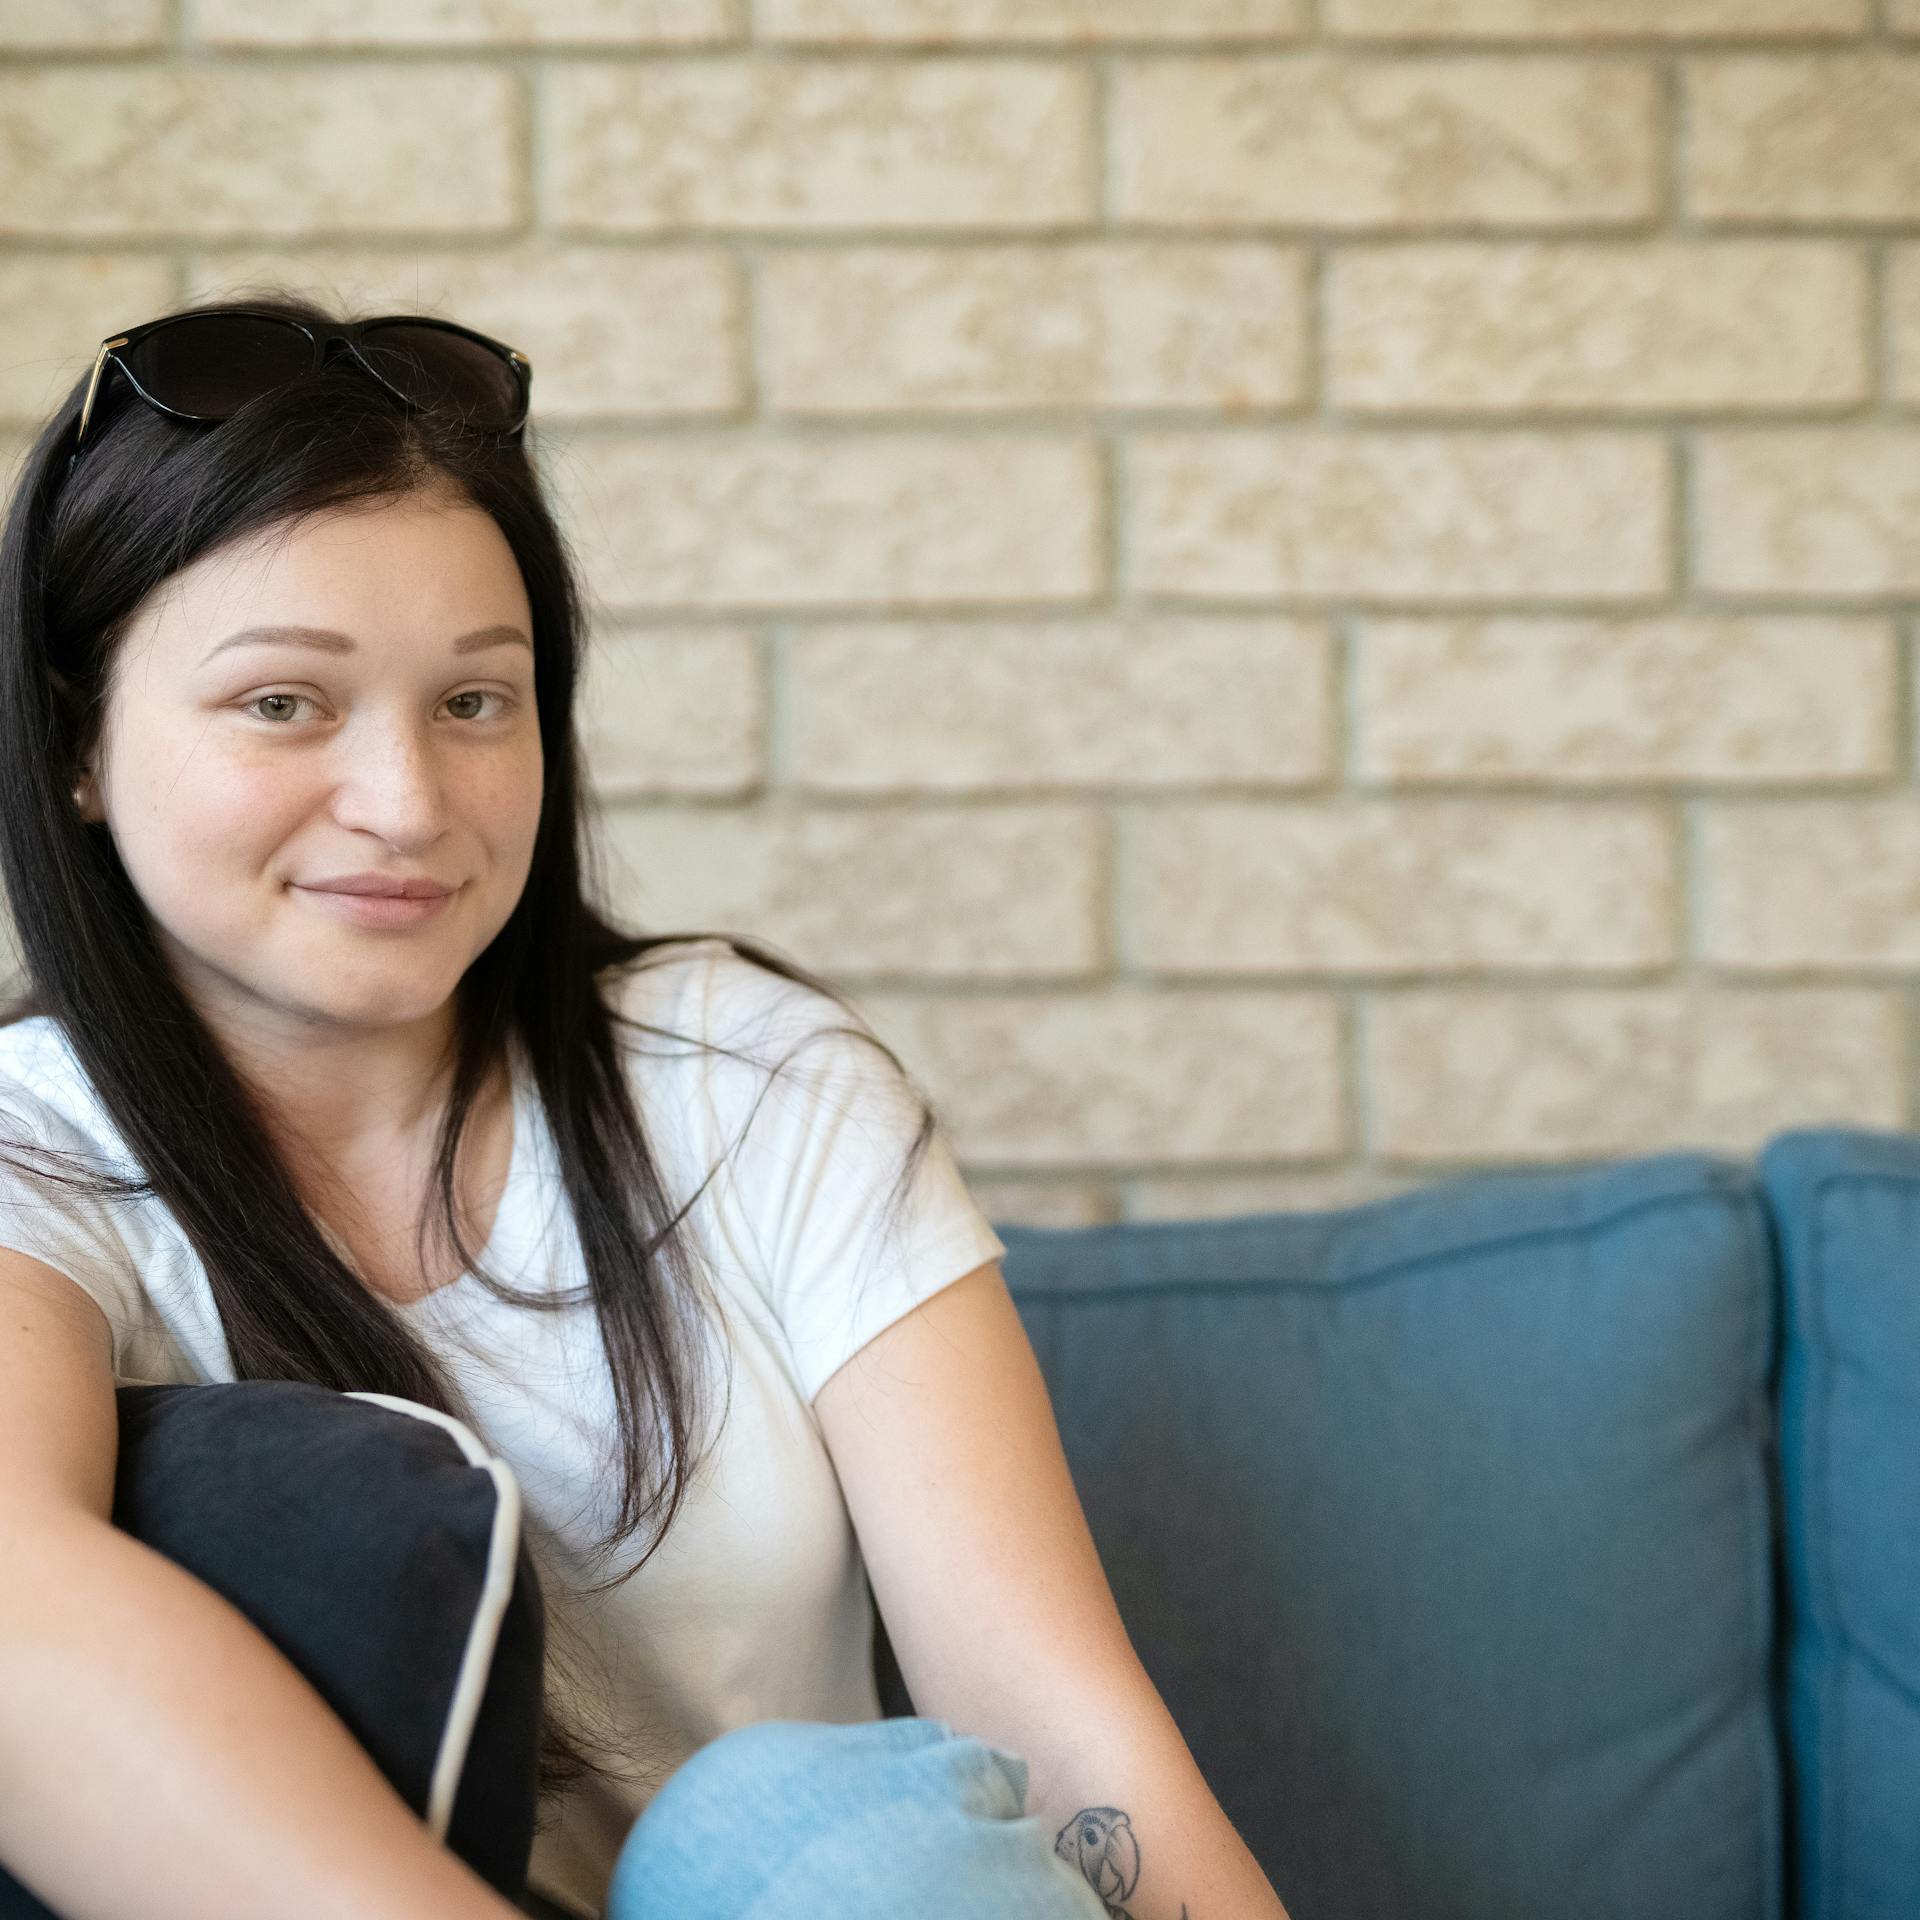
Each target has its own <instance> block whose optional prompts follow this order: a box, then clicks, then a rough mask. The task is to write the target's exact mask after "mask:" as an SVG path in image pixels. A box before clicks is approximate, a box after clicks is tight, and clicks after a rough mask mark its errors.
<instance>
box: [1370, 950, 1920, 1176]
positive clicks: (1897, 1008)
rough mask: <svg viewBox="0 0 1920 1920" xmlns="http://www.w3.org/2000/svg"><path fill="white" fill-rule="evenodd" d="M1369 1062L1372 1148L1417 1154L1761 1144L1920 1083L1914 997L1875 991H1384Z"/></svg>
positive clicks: (1884, 1115) (1875, 1104)
mask: <svg viewBox="0 0 1920 1920" xmlns="http://www.w3.org/2000/svg"><path fill="white" fill-rule="evenodd" d="M1366 1064H1367V1078H1368V1083H1369V1085H1370V1086H1371V1088H1372V1089H1373V1101H1374V1105H1373V1123H1374V1132H1373V1146H1374V1147H1375V1149H1376V1150H1377V1151H1378V1152H1379V1153H1380V1154H1381V1155H1382V1156H1384V1157H1385V1158H1386V1159H1388V1160H1391V1161H1405V1162H1409V1163H1444V1162H1448V1161H1452V1162H1467V1161H1489V1160H1492V1161H1516V1162H1517V1161H1526V1160H1563V1159H1582V1158H1587V1157H1590V1156H1604V1155H1613V1154H1623V1153H1640V1152H1648V1151H1657V1150H1659V1149H1661V1148H1668V1147H1674V1148H1677V1147H1707V1148H1713V1149H1719V1150H1724V1151H1726V1152H1730V1153H1743V1154H1744V1153H1751V1152H1753V1151H1755V1150H1756V1149H1757V1148H1758V1147H1759V1146H1760V1145H1761V1144H1762V1143H1763V1142H1764V1141H1765V1140H1766V1139H1767V1138H1768V1137H1769V1136H1770V1135H1771V1134H1773V1133H1774V1132H1776V1131H1778V1130H1780V1129H1781V1128H1784V1127H1790V1126H1803V1125H1806V1126H1812V1125H1819V1124H1822V1123H1833V1124H1844V1125H1858V1126H1894V1125H1898V1124H1900V1122H1901V1119H1902V1116H1903V1114H1904V1112H1905V1109H1906V1101H1907V1096H1908V1084H1907V1069H1906V1042H1905V1017H1904V1009H1903V1007H1902V1004H1901V997H1900V995H1899V994H1897V993H1894V992H1890V991H1878V992H1876V991H1873V990H1870V989H1864V988H1834V989H1807V988H1802V989H1797V990H1793V989H1786V988H1781V989H1777V990H1771V991H1764V992H1763V991H1759V990H1747V991H1742V990H1740V989H1736V988H1730V987H1665V988H1650V989H1643V990H1640V991H1636V992H1626V991H1622V990H1610V989H1604V988H1601V989H1596V988H1584V989H1562V990H1560V991H1556V992H1551V993H1537V994H1518V993H1504V992H1499V991H1496V990H1491V989H1486V988H1475V989H1463V990H1458V991H1442V990H1438V989H1422V990H1419V991H1414V992H1408V993H1396V994H1383V995H1381V996H1380V998H1379V999H1378V1000H1377V1001H1376V1002H1375V1004H1374V1006H1373V1008H1372V1010H1371V1013H1370V1015H1369V1018H1368V1022H1367V1048H1366Z"/></svg>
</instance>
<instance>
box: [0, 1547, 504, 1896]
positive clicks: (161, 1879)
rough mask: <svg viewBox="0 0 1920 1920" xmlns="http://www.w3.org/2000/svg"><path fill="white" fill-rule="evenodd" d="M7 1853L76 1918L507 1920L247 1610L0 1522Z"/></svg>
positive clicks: (159, 1559)
mask: <svg viewBox="0 0 1920 1920" xmlns="http://www.w3.org/2000/svg"><path fill="white" fill-rule="evenodd" d="M0 1565H3V1566H4V1571H3V1572H0V1861H4V1862H5V1863H6V1865H7V1866H8V1867H9V1868H10V1869H11V1870H12V1871H13V1872H14V1874H15V1875H16V1876H17V1877H18V1878H19V1879H21V1880H23V1881H24V1882H26V1884H27V1885H28V1886H29V1887H30V1888H31V1889H32V1890H33V1891H34V1892H35V1893H37V1894H39V1895H40V1897H41V1898H42V1899H43V1900H45V1901H46V1902H47V1904H48V1905H50V1906H52V1907H55V1908H56V1909H58V1911H60V1912H61V1913H64V1914H68V1915H70V1916H72V1920H260V1916H261V1915H263V1914H272V1915H274V1916H276V1920H304V1917H305V1916H312V1920H346V1916H351V1920H516V1916H517V1909H515V1908H514V1907H513V1906H512V1904H511V1903H510V1902H508V1901H507V1900H505V1899H504V1898H502V1897H501V1896H500V1895H499V1894H497V1893H496V1892H494V1890H493V1889H492V1888H491V1887H490V1886H488V1885H487V1883H486V1882H485V1881H484V1880H483V1879H481V1878H480V1876H479V1875H478V1874H476V1873H475V1872H474V1871H473V1869H472V1868H471V1867H469V1866H468V1865H467V1864H466V1862H465V1861H463V1860H462V1859H460V1857H459V1856H458V1855H457V1854H454V1853H452V1852H451V1851H449V1850H448V1849H447V1848H445V1847H443V1846H442V1845H441V1844H440V1843H439V1842H438V1841H437V1840H435V1839H434V1837H433V1835H432V1833H431V1832H430V1830H429V1829H428V1828H427V1826H426V1825H425V1823H424V1822H423V1821H421V1820H420V1819H419V1818H418V1817H417V1816H416V1815H415V1814H414V1812H413V1810H412V1809H411V1808H410V1807H409V1806H408V1805H407V1803H406V1802H405V1801H404V1800H403V1799H402V1798H401V1797H400V1795H399V1794H398V1793H397V1792H396V1791H395V1790H394V1788H393V1786H392V1784H391V1783H390V1782H389V1781H388V1780H387V1778H386V1776H385V1775H384V1774H383V1773H382V1772H381V1771H380V1769H379V1768H378V1766H377V1765H376V1764H375V1763H374V1761H373V1758H372V1756H371V1755H369V1754H368V1753H367V1751H366V1749H365V1748H364V1747H362V1746H361V1745H360V1743H359V1742H358V1741H357V1740H355V1739H354V1737H353V1735H352V1733H351V1732H349V1731H348V1729H347V1727H346V1725H345V1723H344V1722H343V1721H342V1720H341V1719H340V1718H339V1716H338V1715H337V1714H335V1713H334V1712H333V1710H332V1709H331V1708H330V1707H329V1706H328V1705H327V1703H326V1702H325V1700H323V1699H322V1698H321V1696H320V1695H319V1694H318V1693H317V1692H316V1691H315V1690H314V1689H313V1687H312V1686H311V1685H310V1684H309V1683H308V1681H307V1680H306V1678H305V1676H304V1675H302V1674H301V1672H300V1670H299V1669H298V1668H297V1667H295V1666H294V1665H293V1663H292V1662H291V1661H289V1660H288V1659H287V1658H286V1656H285V1655H284V1654H282V1653H281V1652H280V1650H279V1649H278V1648H277V1647H275V1646H274V1644H273V1643H272V1641H270V1640H269V1639H268V1638H267V1637H266V1635H265V1634H263V1633H262V1632H261V1631H260V1630H259V1629H258V1628H257V1627H256V1626H255V1625H254V1624H253V1623H252V1621H250V1620H249V1619H248V1618H247V1617H246V1616H245V1615H244V1614H243V1613H241V1612H240V1611H239V1610H238V1609H237V1608H235V1607H234V1606H232V1605H231V1604H230V1603H229V1602H228V1601H227V1600H226V1599H225V1598H223V1597H222V1596H221V1595H220V1594H218V1593H216V1592H215V1591H214V1590H213V1589H212V1588H211V1587H209V1586H207V1585H206V1584H205V1583H204V1582H202V1581H200V1580H197V1579H196V1578H194V1576H193V1575H191V1574H190V1573H188V1572H187V1571H186V1570H185V1569H184V1568H183V1567H181V1566H179V1565H177V1564H176V1563H175V1562H173V1561H171V1560H169V1559H167V1558H166V1557H165V1556H164V1555H163V1554H160V1553H157V1552H155V1551H154V1550H153V1549H152V1548H150V1547H148V1546H146V1545H145V1544H143V1543H142V1542H141V1541H139V1540H136V1539H135V1538H133V1537H132V1536H131V1535H130V1534H127V1533H125V1532H122V1531H121V1530H120V1529H118V1528H115V1527H111V1526H109V1525H108V1524H107V1523H106V1522H105V1521H103V1520H100V1519H98V1518H97V1517H95V1516H93V1515H91V1514H73V1515H70V1516H69V1515H67V1514H64V1513H62V1514H57V1515H56V1514H53V1513H51V1512H49V1511H46V1510H44V1509H43V1510H40V1511H39V1512H36V1513H35V1514H33V1515H27V1514H23V1513H21V1512H19V1511H13V1512H0Z"/></svg>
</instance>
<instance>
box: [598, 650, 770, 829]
mask: <svg viewBox="0 0 1920 1920" xmlns="http://www.w3.org/2000/svg"><path fill="white" fill-rule="evenodd" d="M766 705H767V703H766V692H765V688H764V684H763V681H762V677H761V672H760V654H759V641H758V636H757V635H756V634H755V633H754V632H752V631H751V630H750V629H748V628H743V627H686V628H668V629H665V630H650V631H649V630H643V631H639V632H606V633H602V632H597V631H596V632H595V633H594V634H593V636H592V639H591V643H590V645H589V646H588V648H587V653H586V659H585V663H584V670H583V673H582V679H581V685H580V688H579V689H578V692H577V694H576V697H575V702H574V710H575V712H576V714H577V715H578V723H577V724H578V728H579V733H580V743H581V751H582V754H583V756H584V758H585V762H586V771H587V775H588V778H589V780H590V781H591V784H592V786H593V788H594V790H595V792H596V793H597V794H599V795H600V796H601V797H602V798H603V799H608V800H613V799H622V798H633V797H651V796H655V795H661V794H676V793H708V794H741V793H744V792H746V791H747V790H749V789H750V788H753V787H755V786H758V785H759V784H760V783H761V782H762V781H763V780H764V779H765V777H766V731H767V713H766Z"/></svg>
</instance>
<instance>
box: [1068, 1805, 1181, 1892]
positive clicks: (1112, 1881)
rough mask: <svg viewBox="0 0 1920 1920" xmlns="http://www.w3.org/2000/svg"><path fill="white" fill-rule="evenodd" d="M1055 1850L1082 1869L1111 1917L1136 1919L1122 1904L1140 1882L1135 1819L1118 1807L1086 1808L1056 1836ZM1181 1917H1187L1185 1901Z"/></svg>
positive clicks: (1073, 1865) (1138, 1848)
mask: <svg viewBox="0 0 1920 1920" xmlns="http://www.w3.org/2000/svg"><path fill="white" fill-rule="evenodd" d="M1053 1850H1054V1852H1055V1853H1057V1854H1058V1855H1059V1856H1060V1858H1061V1859H1062V1860H1064V1861H1065V1862H1066V1863H1067V1864H1068V1866H1070V1867H1078V1868H1079V1869H1080V1871H1081V1873H1082V1874H1083V1875H1084V1876H1085V1878H1086V1881H1087V1884H1088V1885H1089V1886H1090V1887H1092V1889H1093V1890H1094V1892H1095V1893H1097V1894H1098V1895H1099V1896H1100V1898H1101V1899H1102V1900H1103V1901H1104V1902H1105V1903H1106V1908H1107V1920H1132V1916H1131V1915H1130V1914H1129V1913H1128V1912H1127V1910H1126V1908H1125V1907H1124V1906H1122V1905H1121V1904H1120V1903H1121V1902H1122V1901H1123V1900H1125V1899H1126V1897H1127V1896H1128V1895H1129V1894H1130V1893H1132V1891H1133V1890H1134V1888H1135V1886H1137V1885H1138V1884H1139V1880H1140V1843H1139V1841H1137V1840H1136V1839H1135V1838H1134V1837H1133V1822H1132V1821H1131V1820H1129V1819H1128V1818H1127V1816H1126V1815H1125V1814H1124V1813H1122V1812H1121V1811H1120V1809H1119V1808H1118V1807H1082V1808H1081V1809H1080V1811H1079V1812H1078V1813H1076V1814H1075V1815H1074V1816H1073V1818H1072V1819H1071V1820H1069V1821H1068V1822H1067V1824H1066V1825H1065V1826H1064V1827H1062V1828H1061V1829H1060V1831H1059V1832H1058V1833H1056V1834H1055V1835H1054V1836H1053ZM1180 1920H1187V1907H1186V1902H1185V1901H1184V1900H1183V1901H1182V1902H1181V1903H1180Z"/></svg>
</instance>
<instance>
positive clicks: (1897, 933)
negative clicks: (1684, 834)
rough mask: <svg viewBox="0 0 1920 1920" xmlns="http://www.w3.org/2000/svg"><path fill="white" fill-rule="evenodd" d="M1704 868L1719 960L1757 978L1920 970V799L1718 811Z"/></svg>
mask: <svg viewBox="0 0 1920 1920" xmlns="http://www.w3.org/2000/svg"><path fill="white" fill-rule="evenodd" d="M1699 858H1700V868H1701V872H1700V882H1699V889H1700V950H1701V954H1702V956H1703V957H1704V958H1706V959H1708V960H1712V961H1714V962H1716V963H1718V964H1719V965H1721V966H1726V967H1742V968H1752V969H1756V970H1758V969H1778V968H1799V967H1844V968H1848V969H1859V968H1869V967H1900V968H1906V967H1911V966H1912V965H1913V964H1914V963H1915V962H1916V961H1920V913H1916V912H1915V911H1914V904H1915V902H1916V900H1920V794H1913V793H1902V794H1897V795H1888V796H1885V797H1882V798H1878V799H1858V800H1772V801H1759V800H1753V801H1747V802H1743V803H1739V804H1734V803H1727V804H1724V805H1721V806H1716V807H1710V808H1707V809H1705V810H1704V811H1703V814H1702V817H1701V820H1700V823H1699Z"/></svg>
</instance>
